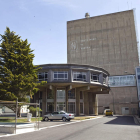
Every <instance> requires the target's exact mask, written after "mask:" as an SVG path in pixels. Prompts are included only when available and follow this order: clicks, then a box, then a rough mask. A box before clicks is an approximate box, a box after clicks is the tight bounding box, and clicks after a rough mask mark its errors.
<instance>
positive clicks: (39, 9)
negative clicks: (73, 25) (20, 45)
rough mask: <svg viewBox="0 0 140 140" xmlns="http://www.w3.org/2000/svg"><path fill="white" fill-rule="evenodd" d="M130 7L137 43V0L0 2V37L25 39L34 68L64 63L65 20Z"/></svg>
mask: <svg viewBox="0 0 140 140" xmlns="http://www.w3.org/2000/svg"><path fill="white" fill-rule="evenodd" d="M134 8H135V9H136V21H137V33H138V40H140V37H139V34H140V0H0V34H4V31H5V30H6V27H9V28H10V30H11V31H14V32H16V34H18V35H19V36H21V39H23V40H25V39H27V40H28V43H31V46H30V47H31V49H32V50H34V52H33V53H34V54H35V58H34V61H33V63H34V64H35V65H39V64H51V63H52V64H54V63H67V21H70V20H76V19H81V18H84V17H85V13H86V12H88V13H89V14H90V17H93V16H98V15H104V14H109V13H115V12H120V11H126V10H130V9H134Z"/></svg>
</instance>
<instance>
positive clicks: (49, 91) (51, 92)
mask: <svg viewBox="0 0 140 140" xmlns="http://www.w3.org/2000/svg"><path fill="white" fill-rule="evenodd" d="M47 99H54V93H53V91H52V90H50V89H47Z"/></svg>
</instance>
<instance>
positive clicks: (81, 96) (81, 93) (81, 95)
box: [80, 91, 83, 99]
mask: <svg viewBox="0 0 140 140" xmlns="http://www.w3.org/2000/svg"><path fill="white" fill-rule="evenodd" d="M80 99H83V92H82V91H80Z"/></svg>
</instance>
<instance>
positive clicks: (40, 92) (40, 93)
mask: <svg viewBox="0 0 140 140" xmlns="http://www.w3.org/2000/svg"><path fill="white" fill-rule="evenodd" d="M39 99H42V91H39Z"/></svg>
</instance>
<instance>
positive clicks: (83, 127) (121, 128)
mask: <svg viewBox="0 0 140 140" xmlns="http://www.w3.org/2000/svg"><path fill="white" fill-rule="evenodd" d="M0 139H1V140H19V139H20V140H28V139H34V140H44V139H45V140H91V139H94V140H118V139H119V140H140V126H139V125H137V124H135V122H134V119H133V116H109V117H103V118H100V119H91V120H88V121H79V122H78V123H71V124H69V125H60V126H57V127H48V128H47V129H42V130H40V131H36V132H31V133H26V134H20V135H16V136H10V137H1V138H0Z"/></svg>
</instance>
